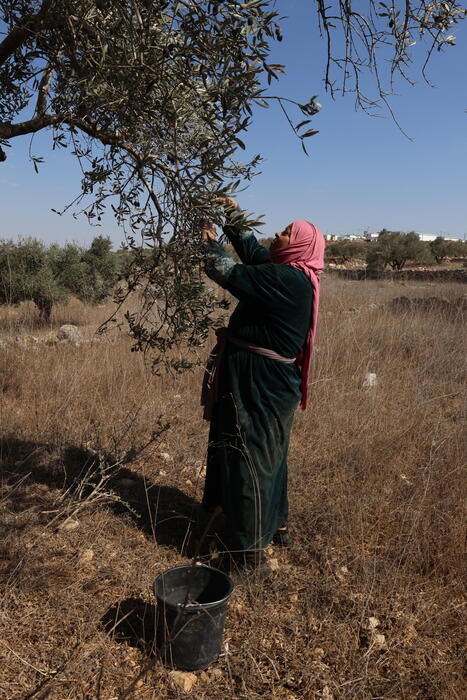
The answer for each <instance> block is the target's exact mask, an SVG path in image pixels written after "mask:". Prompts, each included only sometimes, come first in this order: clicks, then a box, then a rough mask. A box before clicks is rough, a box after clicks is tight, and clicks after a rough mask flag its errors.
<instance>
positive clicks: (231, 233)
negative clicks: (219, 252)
mask: <svg viewBox="0 0 467 700" xmlns="http://www.w3.org/2000/svg"><path fill="white" fill-rule="evenodd" d="M223 231H224V233H225V235H226V236H227V238H228V239H229V241H230V242H231V243H232V245H233V247H234V249H235V252H236V253H237V255H238V257H239V258H240V260H241V261H242V263H245V264H246V265H261V264H262V263H266V262H270V260H269V251H268V249H267V248H265V247H264V246H262V245H261V244H260V243H258V241H257V240H256V236H255V235H254V234H253V232H252V231H248V230H247V231H244V230H242V228H241V226H236V225H235V224H234V223H227V224H226V225H225V226H224V227H223Z"/></svg>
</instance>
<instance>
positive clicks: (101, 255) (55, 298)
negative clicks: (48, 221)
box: [0, 236, 118, 323]
mask: <svg viewBox="0 0 467 700" xmlns="http://www.w3.org/2000/svg"><path fill="white" fill-rule="evenodd" d="M117 276H118V269H117V258H116V256H115V253H113V252H112V251H111V242H110V240H109V239H108V238H105V237H103V236H96V238H94V240H93V242H92V243H91V246H90V248H88V249H87V250H85V249H84V248H82V247H81V246H79V245H77V244H75V243H68V244H66V245H65V246H63V247H61V246H59V245H58V244H56V243H53V244H51V245H49V246H47V245H46V244H45V243H43V242H42V241H40V240H38V239H36V238H22V239H19V240H18V241H16V242H15V241H12V240H0V304H10V305H15V304H19V303H20V302H22V301H33V302H34V304H35V305H36V306H37V308H38V310H39V315H40V319H41V320H42V321H43V322H45V323H48V322H49V321H50V316H51V313H52V309H53V307H54V305H55V304H59V303H66V302H68V300H69V298H70V295H74V296H76V297H77V298H78V299H80V300H81V301H83V302H86V303H89V304H97V303H99V302H101V301H103V300H104V299H106V298H107V297H108V296H109V295H110V294H112V292H113V289H114V287H115V283H116V281H117Z"/></svg>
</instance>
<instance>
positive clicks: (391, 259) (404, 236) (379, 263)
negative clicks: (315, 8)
mask: <svg viewBox="0 0 467 700" xmlns="http://www.w3.org/2000/svg"><path fill="white" fill-rule="evenodd" d="M424 256H425V247H424V245H423V243H422V241H421V240H420V237H419V236H418V234H417V233H415V232H414V231H411V232H410V233H400V231H388V230H387V229H383V230H382V231H380V233H379V234H378V238H377V239H376V241H374V242H373V243H372V244H371V246H370V249H369V250H368V254H367V257H366V261H367V266H368V268H370V269H373V270H374V269H376V268H379V269H384V268H385V267H386V266H387V265H389V266H390V267H391V268H392V269H393V270H402V268H403V267H404V266H405V264H406V262H407V261H408V260H413V261H414V262H418V261H421V260H422V259H424Z"/></svg>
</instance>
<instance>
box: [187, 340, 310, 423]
mask: <svg viewBox="0 0 467 700" xmlns="http://www.w3.org/2000/svg"><path fill="white" fill-rule="evenodd" d="M216 336H217V343H216V345H215V346H214V348H213V350H212V352H211V354H210V355H209V358H208V361H207V363H206V367H205V370H204V377H203V387H202V389H201V406H203V407H204V412H203V418H204V419H205V420H211V418H212V409H213V406H214V404H215V403H216V402H217V400H218V398H219V368H220V364H221V360H222V355H223V354H224V350H225V346H226V343H227V341H228V342H230V343H233V344H234V345H238V346H239V347H241V348H244V349H245V350H249V351H250V352H254V353H256V354H257V355H262V356H263V357H267V358H268V359H269V360H277V361H278V362H285V363H287V364H292V363H293V362H295V359H296V358H295V357H284V356H283V355H279V353H277V352H274V350H270V349H269V348H262V347H260V346H259V345H253V344H252V343H248V342H247V341H245V340H240V339H239V338H234V337H233V336H231V335H229V333H228V329H227V328H218V329H217V330H216Z"/></svg>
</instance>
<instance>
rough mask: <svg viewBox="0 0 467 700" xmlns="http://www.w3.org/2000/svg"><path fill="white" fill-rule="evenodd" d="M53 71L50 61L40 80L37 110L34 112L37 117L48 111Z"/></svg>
mask: <svg viewBox="0 0 467 700" xmlns="http://www.w3.org/2000/svg"><path fill="white" fill-rule="evenodd" d="M52 73H53V67H52V64H51V63H49V64H48V66H47V67H46V68H45V70H44V74H43V76H42V78H41V80H40V83H39V88H38V90H37V102H36V111H35V113H34V115H35V116H36V117H40V116H42V115H44V114H45V112H46V107H47V95H48V92H49V86H50V79H51V78H52Z"/></svg>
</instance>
